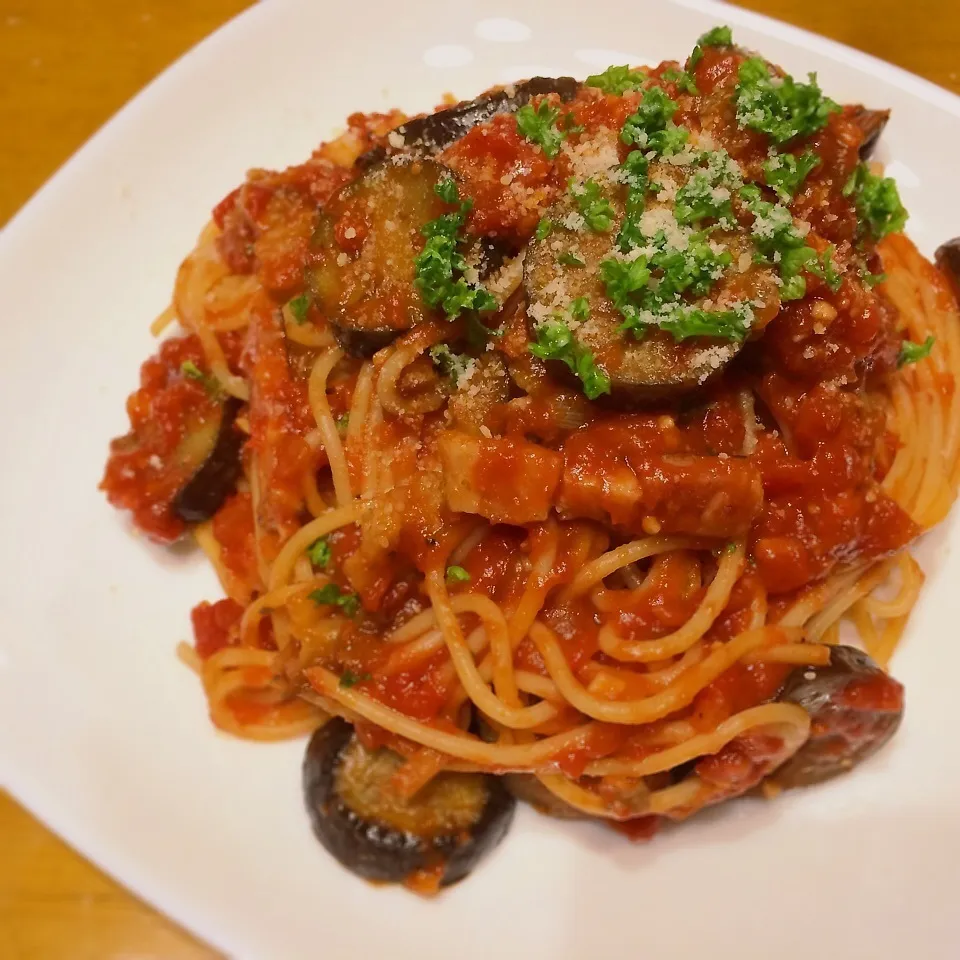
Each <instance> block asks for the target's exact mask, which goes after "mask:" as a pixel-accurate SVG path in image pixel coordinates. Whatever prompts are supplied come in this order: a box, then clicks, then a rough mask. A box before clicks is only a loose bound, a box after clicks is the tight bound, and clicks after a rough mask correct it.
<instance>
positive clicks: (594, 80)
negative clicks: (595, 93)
mask: <svg viewBox="0 0 960 960" xmlns="http://www.w3.org/2000/svg"><path fill="white" fill-rule="evenodd" d="M646 79H647V75H646V74H645V73H644V72H643V71H642V70H631V69H630V67H628V66H627V65H626V64H624V65H623V66H622V67H607V69H606V70H604V71H603V73H595V74H594V75H593V76H591V77H587V79H586V80H585V81H584V83H586V85H587V86H588V87H597V88H598V89H599V90H602V91H603V92H604V93H613V94H616V95H617V96H618V97H619V96H622V95H623V94H624V93H626V92H627V91H628V90H639V89H640V88H641V87H642V86H643V84H644V82H645V81H646Z"/></svg>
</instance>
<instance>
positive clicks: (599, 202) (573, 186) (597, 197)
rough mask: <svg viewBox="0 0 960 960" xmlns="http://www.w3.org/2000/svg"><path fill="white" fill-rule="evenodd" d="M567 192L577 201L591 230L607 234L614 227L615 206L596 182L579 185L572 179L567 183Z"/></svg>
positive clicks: (591, 181) (588, 181) (590, 181)
mask: <svg viewBox="0 0 960 960" xmlns="http://www.w3.org/2000/svg"><path fill="white" fill-rule="evenodd" d="M567 191H568V192H569V194H570V196H572V197H573V199H574V201H576V204H577V208H578V209H579V210H580V215H581V216H582V217H583V219H584V220H585V221H586V224H587V226H588V227H589V228H590V229H591V230H594V231H595V232H597V233H605V232H606V231H607V230H609V229H610V227H612V226H613V216H614V214H613V206H612V204H611V203H610V201H609V200H608V199H607V198H606V197H605V196H604V195H603V191H602V190H601V189H600V184H599V183H597V182H596V180H584V181H583V183H577V181H576V179H575V178H573V177H571V178H570V180H569V182H568V183H567Z"/></svg>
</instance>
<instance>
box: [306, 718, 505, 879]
mask: <svg viewBox="0 0 960 960" xmlns="http://www.w3.org/2000/svg"><path fill="white" fill-rule="evenodd" d="M402 763H403V760H402V758H401V757H399V756H398V755H397V754H395V753H393V752H392V751H389V750H385V749H381V750H377V751H374V752H371V751H368V750H366V749H365V748H364V747H363V746H362V744H361V743H360V742H359V740H358V739H357V738H356V737H355V736H354V734H353V728H352V727H351V726H350V724H348V723H347V722H346V721H345V720H341V719H340V718H339V717H335V718H334V719H332V720H330V721H329V722H328V723H326V724H325V725H324V726H323V727H321V728H320V729H319V730H318V731H317V732H316V733H315V734H314V735H313V736H312V737H311V739H310V743H309V744H308V746H307V753H306V757H305V758H304V762H303V794H304V802H305V803H306V807H307V813H308V814H309V816H310V821H311V824H312V826H313V832H314V834H315V835H316V837H317V839H318V840H319V841H320V843H321V844H322V845H323V846H324V847H325V848H326V849H327V851H328V852H330V853H331V854H333V856H334V857H336V859H337V860H339V861H340V863H341V864H343V866H345V867H346V868H347V869H348V870H350V871H352V872H353V873H355V874H357V876H359V877H362V878H363V879H365V880H371V881H374V882H378V883H402V882H403V881H404V880H406V879H407V878H409V877H410V876H411V875H413V874H415V873H416V872H417V871H420V870H433V869H442V877H441V880H440V885H441V886H450V885H451V884H454V883H456V882H457V881H459V880H462V879H463V878H464V877H465V876H467V874H468V873H470V872H471V871H472V870H473V869H474V867H476V865H477V864H478V863H479V862H480V860H481V859H483V857H484V856H486V854H488V853H489V852H490V851H491V850H493V848H494V847H496V846H497V844H498V843H500V841H501V840H502V839H503V838H504V836H506V833H507V830H508V829H509V827H510V823H511V821H512V820H513V813H514V808H515V806H516V803H515V801H514V799H513V797H512V796H511V795H510V794H509V793H508V792H507V790H506V789H505V787H504V785H503V783H502V782H501V778H499V777H495V776H491V775H487V774H479V773H441V774H439V775H438V776H436V777H435V778H434V779H433V780H431V781H430V783H428V784H427V785H426V786H425V787H423V788H422V789H421V790H420V791H419V792H418V793H417V794H416V795H415V796H414V797H413V798H412V799H407V798H404V797H400V796H398V795H397V794H395V793H394V792H393V791H392V790H391V788H390V780H391V778H392V776H393V775H394V773H396V771H397V770H398V769H399V767H400V766H401V765H402Z"/></svg>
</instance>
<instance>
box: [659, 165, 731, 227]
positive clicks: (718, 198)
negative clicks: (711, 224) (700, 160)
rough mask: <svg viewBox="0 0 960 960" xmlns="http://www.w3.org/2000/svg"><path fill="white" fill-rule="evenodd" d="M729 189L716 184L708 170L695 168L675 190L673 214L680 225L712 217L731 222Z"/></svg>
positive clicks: (727, 222) (725, 222)
mask: <svg viewBox="0 0 960 960" xmlns="http://www.w3.org/2000/svg"><path fill="white" fill-rule="evenodd" d="M730 196H731V194H730V190H729V189H728V188H727V187H724V186H720V185H717V183H716V181H715V179H714V178H713V177H712V176H711V175H710V172H709V171H708V170H697V171H696V172H695V173H694V174H693V175H692V176H691V177H690V178H689V179H688V180H687V182H686V183H685V184H684V185H683V186H682V187H681V188H680V189H679V190H678V191H677V198H676V203H675V205H674V211H673V213H674V216H675V217H676V219H677V223H679V224H681V225H685V224H690V223H696V222H698V221H700V220H706V219H714V220H719V221H720V222H721V223H724V224H731V225H732V224H733V222H734V220H733V208H732V207H731V205H730Z"/></svg>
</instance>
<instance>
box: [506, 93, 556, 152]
mask: <svg viewBox="0 0 960 960" xmlns="http://www.w3.org/2000/svg"><path fill="white" fill-rule="evenodd" d="M559 116H560V108H559V107H551V106H550V104H549V103H548V102H547V101H546V100H541V101H540V106H538V107H537V108H536V109H534V108H533V107H532V106H530V104H529V103H528V104H525V105H524V106H522V107H521V108H520V109H519V110H518V111H517V130H518V131H519V132H520V133H522V134H523V136H525V137H526V138H527V139H528V140H529V141H530V142H531V143H536V144H539V146H540V147H541V149H542V150H543V152H544V154H545V155H546V156H547V157H549V158H550V159H551V160H552V159H553V158H554V157H555V156H556V155H557V154H558V153H559V152H560V144H562V143H563V141H564V140H565V139H566V137H567V133H566V131H564V130H560V129H559V128H558V127H557V118H558V117H559Z"/></svg>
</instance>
